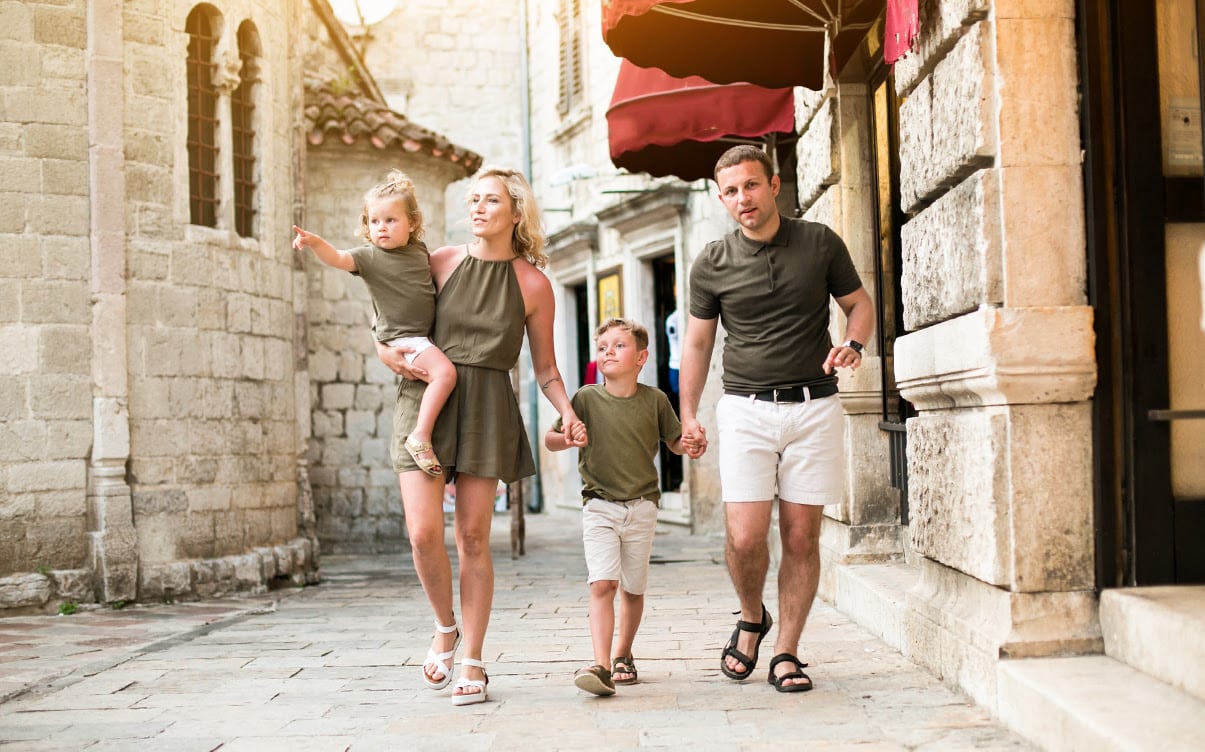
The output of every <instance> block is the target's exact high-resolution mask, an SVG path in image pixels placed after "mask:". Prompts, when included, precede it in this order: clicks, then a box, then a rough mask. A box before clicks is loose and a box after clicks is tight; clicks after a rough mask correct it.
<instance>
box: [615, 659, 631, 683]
mask: <svg viewBox="0 0 1205 752" xmlns="http://www.w3.org/2000/svg"><path fill="white" fill-rule="evenodd" d="M616 674H631V675H632V676H631V677H630V678H627V679H616V678H615V675H616ZM611 678H612V679H613V680H614V681H615V683H616V684H635V683H636V661H635V660H633V659H632V656H630V655H621V656H618V657H616V658H612V659H611Z"/></svg>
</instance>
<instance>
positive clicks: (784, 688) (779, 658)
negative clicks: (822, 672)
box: [766, 653, 813, 692]
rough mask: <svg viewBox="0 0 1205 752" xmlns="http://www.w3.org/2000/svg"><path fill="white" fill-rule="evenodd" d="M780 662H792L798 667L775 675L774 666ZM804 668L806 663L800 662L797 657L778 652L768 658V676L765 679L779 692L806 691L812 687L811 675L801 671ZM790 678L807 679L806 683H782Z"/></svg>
mask: <svg viewBox="0 0 1205 752" xmlns="http://www.w3.org/2000/svg"><path fill="white" fill-rule="evenodd" d="M780 663H794V664H795V665H796V666H798V667H799V670H798V671H791V672H789V673H785V674H783V675H782V676H776V675H775V674H774V667H775V666H777V665H778V664H780ZM805 668H807V664H806V663H803V662H801V661H800V660H799V659H798V658H796V657H795V656H793V655H791V654H790V653H779V654H778V655H776V656H774V658H772V659H771V660H770V676H769V677H768V678H767V679H766V681H768V682H770V684H771V685H772V686H773V687H774V689H776V690H778V691H779V692H807V691H808V690H809V689H811V688H812V686H813V685H812V677H810V676H808V675H807V674H805V673H803V670H804V669H805ZM791 679H807V682H808V683H807V684H783V682H784V681H789V680H791Z"/></svg>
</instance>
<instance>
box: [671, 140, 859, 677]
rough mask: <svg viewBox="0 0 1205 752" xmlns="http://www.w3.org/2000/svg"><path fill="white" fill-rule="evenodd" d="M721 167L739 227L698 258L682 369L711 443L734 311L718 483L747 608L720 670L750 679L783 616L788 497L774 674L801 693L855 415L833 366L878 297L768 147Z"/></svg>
mask: <svg viewBox="0 0 1205 752" xmlns="http://www.w3.org/2000/svg"><path fill="white" fill-rule="evenodd" d="M715 179H716V183H717V184H718V185H719V188H720V194H719V198H720V201H721V202H722V203H723V204H724V207H725V208H726V209H727V210H728V213H729V214H730V215H732V218H733V219H735V220H736V221H737V223H738V224H739V227H738V228H737V229H736V230H734V231H733V232H731V233H729V234H728V235H726V236H724V237H723V238H721V239H720V240H717V241H714V242H712V243H709V244H708V245H707V247H706V248H705V249H704V251H703V253H702V254H701V255H700V256H699V258H698V259H697V260H696V261H695V264H694V267H693V268H692V269H691V275H690V280H691V286H690V316H689V318H688V320H687V326H686V337H685V340H684V342H683V349H682V364H681V371H680V374H679V378H680V387H681V414H682V429H683V430H682V436H683V444H684V445H685V446H687V447H694V446H697V445H705V442H706V436H705V433H706V432H705V431H704V429H703V427H702V426H701V425H700V424H699V421H698V418H697V413H698V408H699V399H700V397H701V395H702V393H703V385H704V384H705V383H706V380H707V371H708V367H709V365H710V363H711V353H712V349H713V348H714V346H715V338H716V331H717V325H718V323H720V322H722V323H723V325H724V330H725V332H726V333H727V339H726V340H725V343H724V351H723V364H724V376H723V380H724V396H723V397H721V398H720V400H719V402H718V403H717V404H716V422H717V424H718V430H719V441H720V448H719V451H720V458H719V465H720V485H721V488H722V493H723V497H724V502H725V503H724V516H725V523H726V527H727V535H726V538H725V557H726V560H727V563H728V572H729V575H730V576H731V578H732V583H733V585H734V587H735V589H736V594H737V597H738V598H739V599H740V605H741V616H740V620H739V621H738V622H737V628H736V630H735V631H734V632H733V634H732V639H731V640H730V641H729V643H728V645H727V646H726V647H725V648H724V651H723V654H722V656H721V670H722V671H723V672H724V674H725V675H726V676H729V677H731V678H733V679H737V680H743V679H747V678H748V677H749V675H750V674H751V673H752V671H753V669H754V668H755V667H756V665H757V658H758V652H759V649H760V647H761V642H762V640H763V639H765V636H766V633H767V632H769V630H770V627H771V625H772V624H773V619H772V618H771V617H770V614H769V613H768V612H767V611H766V610H765V607H764V605H763V603H762V591H763V589H764V586H765V581H766V574H767V570H768V569H769V563H770V556H769V549H768V546H767V542H766V538H767V534H768V532H769V529H770V520H771V511H772V509H771V508H772V504H773V503H774V500H775V498H776V497H777V499H778V501H779V502H780V503H779V506H778V522H779V532H780V535H781V538H782V561H781V563H780V565H779V568H778V601H779V603H778V607H779V631H778V637H777V639H776V640H775V643H774V653H775V657H774V659H773V660H772V661H771V662H770V674H769V677H768V681H769V683H770V684H772V685H773V686H774V688H775V689H777V690H778V691H780V692H803V691H807V690H809V689H811V688H812V681H811V679H810V678H809V677H808V676H807V674H805V673H804V672H803V669H804V667H805V666H806V665H807V664H805V663H802V662H800V660H799V658H797V657H796V653H797V652H798V650H799V638H800V635H801V634H802V633H803V626H804V623H805V622H806V621H807V617H808V612H809V611H810V610H811V607H812V601H813V600H814V598H815V596H816V587H817V585H818V583H819V580H820V548H819V547H820V521H821V516H822V513H823V511H824V505H825V504H836V503H837V502H839V501H840V499H841V489H842V473H843V463H842V452H843V450H844V430H845V429H844V426H845V424H844V414H843V411H842V409H841V404H840V401H839V398H838V397H837V376H836V373H835V372H834V369H835V368H838V367H849V368H851V369H853V368H857V367H858V364H859V363H860V362H861V359H862V343H864V342H866V341H867V340H868V339H869V337H870V335H871V333H872V332H873V330H874V304H873V302H872V301H871V299H870V295H869V294H868V293H867V292H866V290H865V289H864V288H863V287H862V283H861V280H860V279H859V278H858V274H857V271H856V270H855V269H854V265H853V262H852V261H851V260H850V257H849V252H848V251H847V250H846V248H845V244H844V243H843V242H842V241H841V238H839V237H838V236H837V234H836V233H834V232H833V231H832V230H831V229H829V228H828V227H826V226H824V225H821V224H817V223H814V222H807V221H804V220H801V219H788V218H786V217H783V216H780V215H779V213H778V209H777V206H776V204H775V201H774V199H775V197H776V196H777V195H778V191H779V187H780V185H779V179H778V176H777V175H774V174H773V168H772V166H771V164H770V160H769V158H768V157H767V156H766V155H765V153H763V152H762V151H761V149H759V148H757V147H754V146H736V147H733V148H732V149H729V150H728V151H727V152H725V153H724V154H723V155H722V156H721V157H720V159H719V161H718V162H717V163H716V169H715ZM830 296H832V297H833V298H834V299H835V300H836V301H837V304H838V305H839V306H841V310H843V311H844V312H845V315H846V317H847V325H846V335H847V337H848V339H847V340H846V341H845V342H844V344H841V345H838V346H835V347H834V346H833V344H832V341H831V340H830V338H829V333H828V324H829V315H828V312H829V297H830Z"/></svg>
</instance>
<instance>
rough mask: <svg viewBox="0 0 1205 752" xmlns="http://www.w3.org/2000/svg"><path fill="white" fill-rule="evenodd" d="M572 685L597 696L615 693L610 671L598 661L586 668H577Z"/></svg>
mask: <svg viewBox="0 0 1205 752" xmlns="http://www.w3.org/2000/svg"><path fill="white" fill-rule="evenodd" d="M573 686H575V687H577V688H578V689H584V690H586V691H587V692H590V693H592V694H596V695H598V696H599V697H609V696H611V695H613V694H615V682H613V681H611V672H610V671H609V670H608V669H607V667H606V666H603V665H601V664H598V663H596V664H594V665H593V666H587V667H586V668H579V669H578V670H577V671H576V672H574V674H573Z"/></svg>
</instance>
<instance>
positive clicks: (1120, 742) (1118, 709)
mask: <svg viewBox="0 0 1205 752" xmlns="http://www.w3.org/2000/svg"><path fill="white" fill-rule="evenodd" d="M997 682H998V683H997V708H996V711H997V714H998V716H999V718H1000V720H1001V721H1003V722H1004V723H1005V724H1006V725H1008V726H1009V727H1011V728H1012V729H1013V730H1014V731H1016V732H1017V733H1019V734H1021V735H1022V736H1024V737H1026V738H1028V739H1029V740H1030V741H1032V742H1034V743H1035V744H1037V745H1038V746H1040V747H1041V748H1043V749H1046V750H1051V751H1052V752H1054V751H1056V750H1057V752H1151V751H1152V750H1155V751H1157V752H1181V751H1183V752H1189V751H1190V750H1192V751H1194V752H1199V751H1200V750H1205V702H1202V701H1201V700H1200V699H1198V698H1196V697H1193V696H1192V695H1190V694H1188V693H1187V692H1184V691H1181V690H1179V689H1176V688H1175V687H1172V686H1170V685H1168V684H1165V683H1164V682H1161V681H1159V680H1158V679H1155V678H1153V677H1152V676H1149V675H1147V674H1145V673H1143V672H1141V671H1139V670H1138V669H1136V668H1134V667H1132V666H1128V665H1126V664H1124V663H1122V662H1121V661H1117V660H1115V659H1113V658H1110V657H1108V656H1105V655H1088V656H1078V657H1073V658H1030V659H1026V660H1009V661H1001V662H1000V664H999V666H998V668H997Z"/></svg>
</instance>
